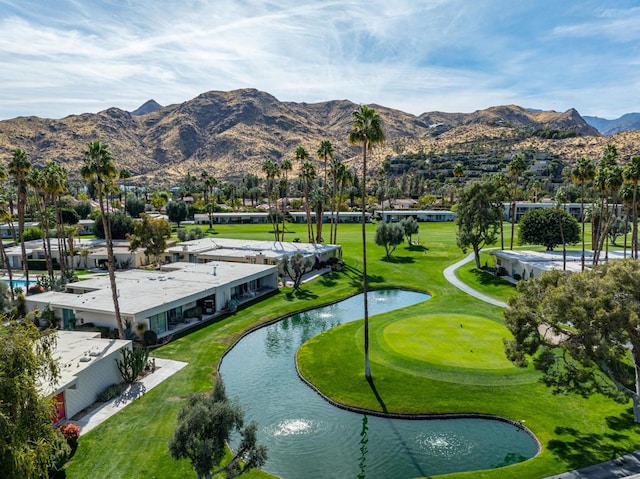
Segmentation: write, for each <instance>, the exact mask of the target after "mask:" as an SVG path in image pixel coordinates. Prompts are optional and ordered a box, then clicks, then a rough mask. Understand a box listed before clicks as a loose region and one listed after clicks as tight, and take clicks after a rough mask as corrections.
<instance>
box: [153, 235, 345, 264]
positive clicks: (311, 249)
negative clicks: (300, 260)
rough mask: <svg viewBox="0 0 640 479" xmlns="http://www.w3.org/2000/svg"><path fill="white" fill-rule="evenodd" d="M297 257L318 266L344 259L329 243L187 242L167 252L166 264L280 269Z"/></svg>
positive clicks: (336, 248) (240, 240)
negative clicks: (221, 263) (213, 263)
mask: <svg viewBox="0 0 640 479" xmlns="http://www.w3.org/2000/svg"><path fill="white" fill-rule="evenodd" d="M296 253H300V254H301V255H303V256H304V257H313V258H316V259H317V260H318V262H326V261H328V260H329V259H330V258H332V257H340V256H341V246H340V245H332V244H325V243H320V244H318V243H294V242H287V241H260V240H242V239H231V238H215V239H214V238H203V239H199V240H192V241H184V242H182V243H178V244H176V245H175V246H172V247H170V248H167V249H166V251H165V254H164V257H163V260H164V262H165V263H173V262H180V261H184V262H188V263H208V262H211V261H228V262H234V263H250V264H271V265H277V264H278V263H279V262H280V261H281V260H282V258H283V257H285V256H293V255H294V254H296Z"/></svg>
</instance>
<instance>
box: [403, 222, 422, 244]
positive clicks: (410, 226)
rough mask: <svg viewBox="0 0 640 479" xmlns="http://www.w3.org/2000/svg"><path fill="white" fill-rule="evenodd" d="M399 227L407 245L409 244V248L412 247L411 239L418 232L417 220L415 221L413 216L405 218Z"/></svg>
mask: <svg viewBox="0 0 640 479" xmlns="http://www.w3.org/2000/svg"><path fill="white" fill-rule="evenodd" d="M400 226H402V230H403V231H404V235H405V236H406V238H407V243H409V246H411V245H413V240H412V238H413V236H414V235H417V234H418V232H419V231H420V224H418V220H416V219H415V218H414V217H413V216H410V217H409V218H405V219H403V220H402V221H400Z"/></svg>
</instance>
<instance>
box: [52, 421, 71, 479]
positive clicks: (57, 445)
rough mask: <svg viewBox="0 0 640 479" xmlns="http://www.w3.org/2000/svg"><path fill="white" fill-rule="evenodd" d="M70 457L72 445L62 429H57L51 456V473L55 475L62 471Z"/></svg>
mask: <svg viewBox="0 0 640 479" xmlns="http://www.w3.org/2000/svg"><path fill="white" fill-rule="evenodd" d="M76 427H77V426H76ZM70 458H71V446H70V445H69V442H68V441H67V439H66V438H65V437H64V435H63V434H62V433H61V432H60V431H56V434H55V437H54V439H53V452H52V454H51V457H50V458H49V475H50V476H54V475H55V474H57V473H58V472H60V471H62V468H63V467H64V465H65V464H66V462H67V461H68V460H69V459H70Z"/></svg>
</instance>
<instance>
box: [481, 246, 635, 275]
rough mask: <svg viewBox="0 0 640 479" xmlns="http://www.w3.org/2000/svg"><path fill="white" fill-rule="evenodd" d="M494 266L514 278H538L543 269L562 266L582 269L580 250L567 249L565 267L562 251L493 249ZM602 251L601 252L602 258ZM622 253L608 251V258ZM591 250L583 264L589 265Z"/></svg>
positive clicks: (566, 269) (572, 270) (569, 270)
mask: <svg viewBox="0 0 640 479" xmlns="http://www.w3.org/2000/svg"><path fill="white" fill-rule="evenodd" d="M491 255H492V256H493V257H494V258H495V266H496V268H498V269H500V268H502V270H503V273H504V274H506V275H507V276H510V277H511V278H514V279H531V278H539V277H540V275H541V274H542V273H544V272H545V271H549V270H553V269H557V270H562V269H563V267H564V269H565V271H567V272H568V273H577V272H579V271H582V260H581V255H582V252H581V251H575V250H571V251H567V260H566V267H565V266H564V264H563V259H562V251H558V250H556V251H525V250H493V251H491ZM603 257H604V253H602V258H601V260H602V259H603ZM623 257H624V255H623V254H622V253H620V252H618V251H610V252H609V259H610V260H617V259H622V258H623ZM592 262H593V252H591V251H586V252H585V266H586V267H591V264H592Z"/></svg>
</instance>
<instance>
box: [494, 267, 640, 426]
mask: <svg viewBox="0 0 640 479" xmlns="http://www.w3.org/2000/svg"><path fill="white" fill-rule="evenodd" d="M639 315H640V263H638V262H637V261H636V260H633V259H627V260H620V261H611V262H608V263H602V264H601V265H598V266H596V267H594V268H593V269H592V270H586V271H584V272H581V273H574V274H571V275H568V276H567V275H566V274H565V272H563V271H557V270H554V271H549V272H545V273H543V274H542V275H541V276H540V277H539V278H535V279H530V280H528V281H521V282H520V283H519V284H518V294H516V295H514V296H513V297H512V298H510V299H509V306H508V308H506V309H505V311H504V318H505V324H506V326H507V328H509V330H510V331H511V332H512V333H513V337H514V339H513V340H511V341H507V340H505V351H506V353H507V356H508V357H509V359H510V360H512V361H513V362H514V363H516V364H517V365H519V366H526V365H527V363H528V361H529V360H530V359H533V361H534V365H535V367H536V368H537V369H539V370H541V371H542V372H543V377H542V381H543V382H544V384H546V385H547V386H549V387H550V388H552V390H553V391H554V392H555V393H561V392H577V393H579V394H582V395H583V396H588V395H590V394H592V393H595V392H597V393H601V394H604V395H605V396H607V397H610V398H612V399H614V400H616V401H618V402H621V403H625V402H627V401H628V400H629V398H631V399H632V401H633V413H634V418H635V421H636V422H640V396H639V391H640V335H638V317H639Z"/></svg>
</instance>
